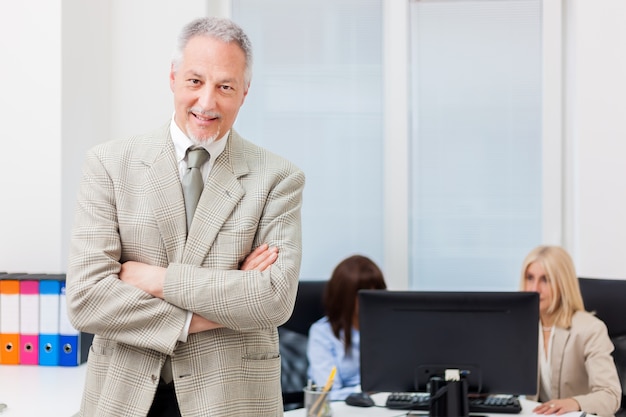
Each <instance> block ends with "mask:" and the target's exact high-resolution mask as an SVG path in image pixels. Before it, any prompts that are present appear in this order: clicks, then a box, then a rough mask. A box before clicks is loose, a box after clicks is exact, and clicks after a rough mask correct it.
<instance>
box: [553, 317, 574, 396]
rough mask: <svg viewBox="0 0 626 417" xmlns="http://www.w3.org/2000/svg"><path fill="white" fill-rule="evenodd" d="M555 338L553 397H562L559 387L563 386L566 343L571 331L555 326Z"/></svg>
mask: <svg viewBox="0 0 626 417" xmlns="http://www.w3.org/2000/svg"><path fill="white" fill-rule="evenodd" d="M553 331H554V339H552V356H551V358H550V359H551V364H550V368H551V369H550V372H551V375H552V387H551V390H552V398H561V393H560V392H559V387H560V386H561V376H562V375H561V374H562V371H563V367H562V364H563V355H564V354H565V344H566V343H567V339H569V335H570V332H569V330H567V329H563V328H560V327H554V330H553Z"/></svg>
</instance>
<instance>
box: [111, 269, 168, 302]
mask: <svg viewBox="0 0 626 417" xmlns="http://www.w3.org/2000/svg"><path fill="white" fill-rule="evenodd" d="M119 278H120V280H122V281H124V282H125V283H127V284H130V285H132V286H134V287H137V288H139V289H140V290H143V291H145V292H147V293H148V294H150V295H152V296H154V297H157V298H163V283H164V282H165V268H162V267H160V266H154V265H148V264H144V263H142V262H135V261H128V262H124V263H123V264H122V268H121V269H120V273H119Z"/></svg>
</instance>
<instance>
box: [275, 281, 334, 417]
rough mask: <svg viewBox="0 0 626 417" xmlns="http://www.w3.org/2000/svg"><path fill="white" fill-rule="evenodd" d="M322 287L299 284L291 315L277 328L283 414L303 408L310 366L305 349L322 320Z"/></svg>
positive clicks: (315, 284) (315, 283)
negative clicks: (310, 329)
mask: <svg viewBox="0 0 626 417" xmlns="http://www.w3.org/2000/svg"><path fill="white" fill-rule="evenodd" d="M325 286H326V281H300V282H299V283H298V294H297V295H296V303H295V305H294V308H293V313H292V314H291V317H290V318H289V320H288V321H287V322H286V323H285V324H283V325H282V326H280V327H279V328H278V338H279V348H280V356H281V384H282V391H283V407H284V409H285V411H286V410H291V409H294V408H301V407H303V406H304V393H303V392H302V388H304V386H305V385H306V383H307V369H308V366H309V362H308V360H307V356H306V345H307V341H308V336H309V328H310V327H311V325H312V324H313V323H315V322H316V321H317V320H318V319H320V318H322V317H323V316H324V306H323V294H324V288H325Z"/></svg>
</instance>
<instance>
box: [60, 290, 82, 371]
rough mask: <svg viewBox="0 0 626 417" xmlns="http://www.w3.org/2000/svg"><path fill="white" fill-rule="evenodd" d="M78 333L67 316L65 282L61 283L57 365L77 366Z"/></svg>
mask: <svg viewBox="0 0 626 417" xmlns="http://www.w3.org/2000/svg"><path fill="white" fill-rule="evenodd" d="M79 334H80V332H79V331H78V330H76V329H75V328H74V326H72V324H71V323H70V320H69V318H68V316H67V302H66V298H65V281H62V282H61V296H60V299H59V346H60V349H59V365H60V366H78V365H79V363H80V362H79V361H80V354H79V353H80V346H79V345H78V342H79Z"/></svg>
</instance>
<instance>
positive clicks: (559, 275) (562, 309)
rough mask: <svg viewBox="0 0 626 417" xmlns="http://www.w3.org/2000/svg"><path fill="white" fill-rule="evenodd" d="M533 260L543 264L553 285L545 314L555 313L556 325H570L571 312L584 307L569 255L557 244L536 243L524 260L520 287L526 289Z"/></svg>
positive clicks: (549, 282)
mask: <svg viewBox="0 0 626 417" xmlns="http://www.w3.org/2000/svg"><path fill="white" fill-rule="evenodd" d="M534 262H538V263H539V264H540V265H541V266H542V267H543V269H544V270H545V272H546V279H547V282H548V285H550V287H551V288H552V303H551V304H550V306H549V307H548V313H549V314H551V315H552V316H554V324H555V325H556V326H559V327H563V328H566V329H567V328H569V327H570V326H571V324H572V316H573V315H574V313H575V312H576V311H580V310H582V311H584V310H585V305H584V303H583V297H582V295H581V293H580V286H579V285H578V276H577V275H576V270H575V268H574V262H573V261H572V258H571V256H570V255H569V254H568V253H567V251H566V250H565V249H563V248H561V247H560V246H537V247H536V248H535V249H533V250H532V251H531V252H530V253H529V254H528V255H527V256H526V259H524V264H523V266H522V275H521V279H520V289H521V290H524V288H525V282H526V273H527V271H528V267H529V266H530V264H532V263H534Z"/></svg>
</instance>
